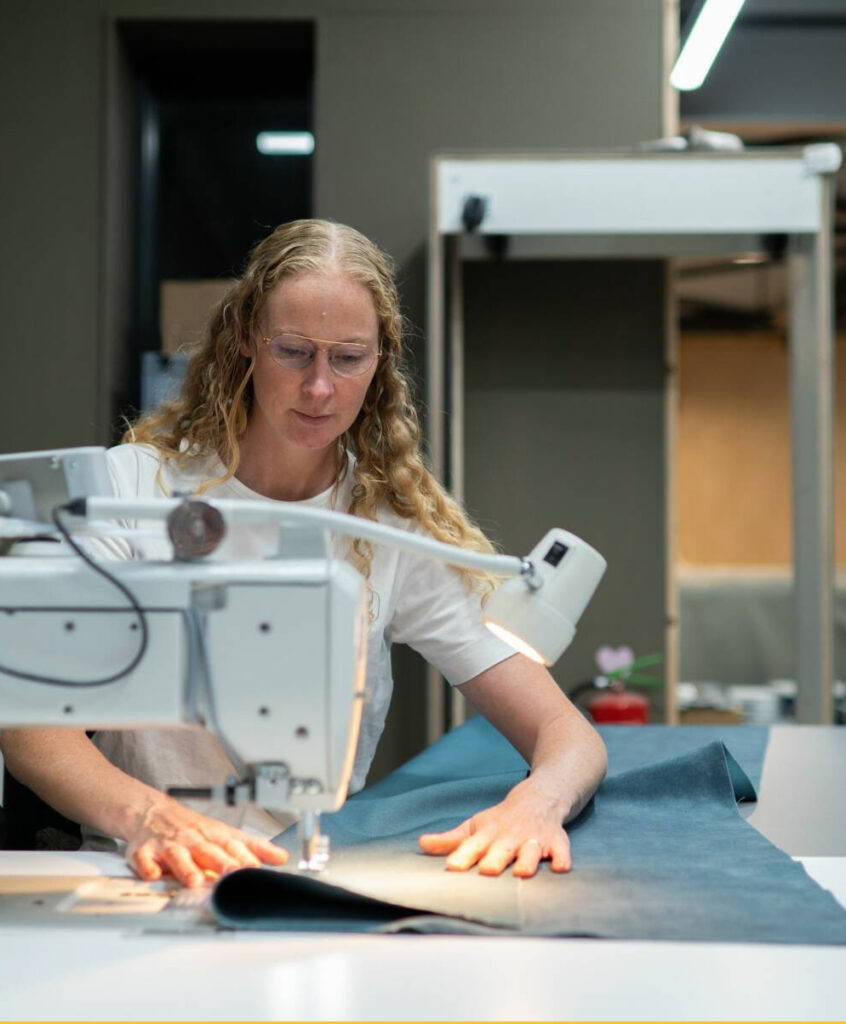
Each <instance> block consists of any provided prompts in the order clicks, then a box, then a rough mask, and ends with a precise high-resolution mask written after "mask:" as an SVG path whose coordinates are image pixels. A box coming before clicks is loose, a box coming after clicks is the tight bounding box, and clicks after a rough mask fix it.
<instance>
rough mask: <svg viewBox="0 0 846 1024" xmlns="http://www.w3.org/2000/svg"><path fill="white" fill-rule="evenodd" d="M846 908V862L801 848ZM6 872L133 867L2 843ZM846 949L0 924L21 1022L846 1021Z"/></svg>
mask: <svg viewBox="0 0 846 1024" xmlns="http://www.w3.org/2000/svg"><path fill="white" fill-rule="evenodd" d="M802 862H803V864H804V865H805V867H806V870H808V872H809V873H810V874H811V875H812V877H814V878H816V879H817V880H818V881H819V882H820V884H822V885H824V886H825V887H826V888H830V889H831V890H832V891H833V892H834V893H835V895H836V896H837V897H838V899H839V900H840V902H841V903H843V904H844V905H846V858H833V857H832V858H803V859H802ZM0 874H2V875H5V876H7V877H8V876H10V875H14V874H19V875H30V876H31V875H36V874H40V875H44V876H57V875H71V874H78V875H80V876H88V877H92V876H93V877H97V876H104V875H105V876H112V877H114V876H121V875H123V876H125V875H128V874H129V872H128V870H127V869H126V867H125V865H124V864H123V862H122V861H121V860H120V858H119V857H117V856H116V855H112V854H92V853H63V854H53V853H12V852H6V853H0ZM844 976H846V947H833V948H832V947H821V946H778V945H742V944H728V943H726V944H723V943H669V942H664V943H659V942H614V941H608V940H602V941H597V940H585V939H534V938H513V939H512V938H478V937H454V936H363V935H290V934H289V935H283V934H261V933H245V932H240V933H232V932H219V933H214V934H212V933H207V934H197V935H190V934H189V935H173V934H171V935H165V934H156V933H151V932H146V933H142V932H140V931H128V930H127V929H126V928H120V927H110V926H109V925H108V923H106V922H101V924H100V925H98V927H96V928H91V927H89V928H87V929H84V928H68V927H64V928H58V927H55V928H54V927H46V928H45V927H43V926H40V927H36V926H22V925H20V924H17V925H15V924H12V923H10V922H3V921H0V1017H2V1018H3V1019H17V1020H62V1019H66V1020H68V1019H77V1020H79V1019H84V1020H145V1019H146V1020H236V1019H237V1020H242V1019H248V1020H403V1019H406V1020H408V1019H414V1020H421V1019H424V1020H456V1019H458V1020H461V1019H465V1020H515V1019H517V1020H568V1019H574V1020H591V1019H594V1020H602V1019H615V1020H637V1019H651V1020H736V1019H743V1020H799V1019H804V1020H808V1019H811V1020H842V1019H844V1017H846V986H844V985H843V982H842V979H843V977H844Z"/></svg>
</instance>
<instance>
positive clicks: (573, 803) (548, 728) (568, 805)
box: [520, 705, 608, 822]
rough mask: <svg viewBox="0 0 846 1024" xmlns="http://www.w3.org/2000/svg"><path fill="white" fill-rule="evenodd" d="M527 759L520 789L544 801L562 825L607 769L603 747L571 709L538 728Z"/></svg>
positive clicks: (582, 804)
mask: <svg viewBox="0 0 846 1024" xmlns="http://www.w3.org/2000/svg"><path fill="white" fill-rule="evenodd" d="M527 759H528V760H529V761H530V764H531V774H530V775H529V777H528V779H526V780H525V782H523V783H520V786H521V787H522V788H525V789H528V790H534V791H536V792H537V793H538V794H539V795H541V796H542V797H543V798H544V799H546V800H548V801H549V802H550V803H551V804H552V806H554V808H555V810H556V813H557V814H558V815H559V820H560V821H562V822H567V821H571V820H572V819H573V818H575V817H576V816H577V815H578V814H579V813H580V812H581V811H582V809H583V808H584V807H585V805H586V804H587V803H588V801H589V800H590V798H591V797H592V796H593V794H594V793H595V792H596V790H597V788H598V787H599V784H600V783H601V782H602V780H603V778H604V777H605V771H606V768H607V765H608V760H607V756H606V753H605V744H604V743H603V742H602V739H601V738H600V736H599V734H598V733H597V732H596V730H595V729H594V728H593V727H592V726H591V725H590V724H589V723H588V722H587V721H586V720H585V719H584V718H583V717H582V715H581V714H580V713H579V712H578V711H577V710H576V709H575V708H573V707H572V705H570V706H569V707H568V708H564V709H562V712H561V713H560V714H559V715H558V716H556V717H555V718H554V719H552V720H551V721H549V722H545V723H544V724H543V725H542V726H541V728H540V729H539V731H538V735H537V738H536V740H535V743H534V749H533V750H532V751H531V752H530V754H529V757H528V758H527Z"/></svg>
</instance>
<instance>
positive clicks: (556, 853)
mask: <svg viewBox="0 0 846 1024" xmlns="http://www.w3.org/2000/svg"><path fill="white" fill-rule="evenodd" d="M572 866H573V858H572V855H571V853H570V840H569V839H568V838H567V833H566V832H564V831H562V832H561V835H560V837H557V838H556V841H555V842H554V843H553V845H552V850H551V864H550V867H551V868H552V870H553V871H558V872H564V871H569V870H570V869H571V868H572Z"/></svg>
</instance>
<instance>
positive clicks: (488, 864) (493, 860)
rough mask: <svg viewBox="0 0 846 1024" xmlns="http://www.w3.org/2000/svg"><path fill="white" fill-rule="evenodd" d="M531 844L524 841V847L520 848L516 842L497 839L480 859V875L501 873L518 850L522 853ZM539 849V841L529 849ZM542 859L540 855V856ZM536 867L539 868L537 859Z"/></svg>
mask: <svg viewBox="0 0 846 1024" xmlns="http://www.w3.org/2000/svg"><path fill="white" fill-rule="evenodd" d="M527 845H529V844H526V843H524V844H523V847H522V848H518V847H517V846H516V845H515V844H514V843H510V842H508V841H507V840H504V839H497V841H496V842H495V843H492V844H491V846H490V847H489V849H488V852H487V853H486V854H485V855H484V857H482V859H481V860H480V861H479V874H480V875H501V874H502V872H503V871H505V869H506V868H507V867H508V865H509V864H510V863H511V862H512V860H514V857H515V855H516V854H517V853H518V850H519V851H520V852H521V853H522V849H525V847H526V846H527ZM532 848H534V849H536V850H537V849H538V844H537V843H532V844H531V845H530V846H529V849H530V851H531V849H532ZM538 860H540V856H538ZM535 868H536V869H537V861H536V862H535Z"/></svg>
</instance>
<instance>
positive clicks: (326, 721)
mask: <svg viewBox="0 0 846 1024" xmlns="http://www.w3.org/2000/svg"><path fill="white" fill-rule="evenodd" d="M53 546H55V545H53ZM24 550H25V549H24ZM42 550H43V547H42ZM108 569H109V572H110V573H111V574H112V575H113V576H115V577H116V578H117V579H119V580H120V581H121V582H123V583H124V584H125V585H126V586H128V587H129V588H130V589H131V590H132V592H133V593H134V594H135V596H136V598H137V599H138V601H139V604H140V605H141V607H142V608H143V610H144V615H145V616H146V619H147V626H148V630H149V634H148V644H147V649H146V651H145V653H144V656H143V658H142V660H141V661H140V663H139V664H138V665H137V666H136V667H135V668H134V669H132V671H130V672H129V673H128V674H127V675H126V676H125V677H123V678H120V679H118V680H116V681H114V682H110V683H106V684H103V685H98V686H85V685H84V684H85V682H86V681H88V680H93V679H98V678H102V677H104V676H105V675H108V674H110V673H112V672H115V671H118V670H120V668H121V667H122V666H124V665H127V664H128V663H129V662H130V661H131V659H132V657H133V655H134V654H135V652H136V651H137V650H138V646H139V641H140V638H139V628H138V616H137V613H136V612H135V611H134V610H133V609H132V608H130V607H128V606H127V603H126V600H125V598H124V597H123V596H122V594H121V593H120V592H119V591H118V590H116V589H115V588H114V587H113V586H111V585H110V584H109V583H108V582H107V581H106V580H104V579H102V578H101V577H99V576H98V575H96V574H95V573H94V572H92V571H91V569H90V568H89V567H88V566H87V565H85V564H84V563H83V562H81V561H80V560H79V559H78V558H77V557H76V556H75V555H73V554H72V553H70V552H69V553H68V554H67V555H64V556H60V557H49V556H46V557H45V556H41V555H39V556H32V555H30V556H26V555H24V556H23V557H14V556H13V557H7V558H1V559H0V609H3V611H2V612H0V650H2V651H3V655H2V658H0V661H2V664H3V665H5V666H6V667H13V668H15V669H18V670H22V671H26V672H30V673H36V674H41V675H45V676H52V677H57V678H61V679H63V680H66V681H67V685H61V686H60V685H55V684H44V683H34V682H28V681H23V680H21V679H18V678H14V677H12V676H10V675H8V674H6V673H4V672H3V671H0V708H2V709H3V715H2V718H3V724H4V725H5V726H38V725H56V724H67V725H72V726H76V727H77V728H88V729H98V728H102V729H105V728H112V729H113V728H137V727H143V726H168V725H179V724H182V723H189V722H198V723H200V724H203V725H206V724H208V725H209V726H211V725H212V722H213V720H214V719H215V718H216V719H217V720H218V721H219V722H222V723H225V727H224V728H225V735H226V739H227V741H228V743H229V744H230V745H231V746H232V747H233V748H234V749H235V750H236V751H237V753H238V754H239V756H240V757H241V759H242V760H243V761H244V762H245V763H246V764H248V765H250V766H251V767H253V768H255V767H256V766H259V765H265V764H267V765H277V766H279V765H284V768H285V775H286V777H287V785H286V786H282V787H281V788H280V789H279V790H278V791H277V795H278V801H279V802H278V803H276V801H275V800H273V802H271V803H267V802H265V800H266V799H267V797H268V795H269V796H270V798H271V799H272V794H265V799H263V800H261V801H259V800H258V799H257V801H256V802H262V803H263V804H264V806H269V807H278V808H279V809H287V810H293V811H302V810H325V811H331V810H336V809H337V808H338V807H340V806H341V804H342V803H343V801H344V799H345V797H346V787H347V782H348V780H349V775H350V767H351V760H352V758H353V756H354V752H355V744H356V741H357V737H358V721H359V719H360V715H361V702H362V699H363V696H364V682H365V677H364V672H365V657H366V636H367V628H366V601H365V587H364V582H363V580H362V578H361V577H360V576H359V574H358V573H356V572H355V570H353V569H352V568H351V567H350V566H348V565H347V564H346V563H344V562H339V561H333V560H331V559H326V558H320V559H318V558H309V559H300V558H291V559H288V558H282V557H280V558H277V559H269V560H266V561H260V562H246V561H245V562H177V561H174V562H113V563H112V562H110V563H109V565H108ZM191 617H193V618H194V621H195V622H196V623H197V625H198V627H199V630H200V636H198V637H196V642H197V643H203V644H204V645H205V654H206V656H205V657H201V656H200V653H199V651H198V650H196V649H194V648H195V640H194V639H193V638H192V634H191V628H190V620H191ZM209 666H213V667H212V668H209ZM209 674H210V675H211V678H207V676H208V675H209ZM74 684H76V685H74ZM210 693H212V694H213V695H214V696H213V698H212V699H213V701H214V704H215V708H214V709H212V708H210V707H209V694H210ZM214 712H216V715H215V713H214Z"/></svg>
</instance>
